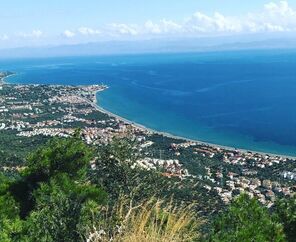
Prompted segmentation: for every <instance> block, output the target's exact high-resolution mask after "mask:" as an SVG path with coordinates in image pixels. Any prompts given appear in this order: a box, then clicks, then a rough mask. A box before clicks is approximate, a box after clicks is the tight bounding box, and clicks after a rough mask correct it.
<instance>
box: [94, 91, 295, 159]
mask: <svg viewBox="0 0 296 242" xmlns="http://www.w3.org/2000/svg"><path fill="white" fill-rule="evenodd" d="M102 91H104V90H102ZM102 91H97V92H95V93H94V95H95V97H96V101H95V102H92V103H91V104H92V105H93V107H95V108H96V109H97V110H98V111H100V112H102V113H105V114H107V115H109V116H111V117H114V118H117V119H118V120H121V121H123V122H125V123H127V124H130V125H132V126H134V127H136V128H140V129H144V130H147V131H149V132H151V133H155V134H159V135H163V136H166V137H169V138H174V139H178V140H184V141H188V142H195V143H198V144H201V145H205V146H211V147H215V148H219V149H224V150H229V151H238V152H241V153H253V154H261V155H268V156H272V157H283V158H287V159H293V160H295V159H296V156H288V155H282V154H273V153H269V152H260V151H255V150H247V149H241V148H234V147H230V146H224V145H219V144H213V143H208V142H204V141H200V140H195V139H189V138H186V137H181V136H177V135H173V134H170V133H167V132H161V131H157V130H153V129H150V128H148V127H145V126H144V125H141V124H138V123H136V122H133V121H130V120H128V119H126V118H123V117H121V116H119V115H116V114H114V113H112V112H110V111H108V110H106V109H104V108H102V107H100V105H99V100H98V95H97V94H98V93H99V92H102Z"/></svg>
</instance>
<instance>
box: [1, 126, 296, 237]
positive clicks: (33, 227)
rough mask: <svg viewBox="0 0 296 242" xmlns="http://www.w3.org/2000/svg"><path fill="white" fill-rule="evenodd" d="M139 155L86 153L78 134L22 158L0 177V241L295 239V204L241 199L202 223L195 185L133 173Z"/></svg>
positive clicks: (122, 150)
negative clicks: (16, 167) (13, 172)
mask: <svg viewBox="0 0 296 242" xmlns="http://www.w3.org/2000/svg"><path fill="white" fill-rule="evenodd" d="M139 150H140V149H139V147H138V145H137V142H136V141H135V140H133V139H131V138H123V139H114V140H113V142H111V143H109V144H106V145H101V146H98V147H93V146H87V145H86V144H85V143H84V142H83V141H81V139H80V137H79V132H76V133H75V135H74V137H72V138H67V139H58V138H54V139H52V140H50V141H49V142H48V143H47V144H46V145H44V146H42V147H41V148H39V149H37V150H36V151H35V152H33V153H31V154H30V155H29V156H28V158H27V161H26V164H25V166H24V167H23V168H22V169H20V170H19V171H18V175H16V176H10V175H7V174H5V175H1V176H0V241H1V242H2V241H4V242H12V241H41V242H43V241H44V242H47V241H65V242H68V241H69V242H70V241H71V242H72V241H74V242H75V241H87V240H88V241H90V242H95V241H111V240H112V241H118V242H119V241H123V242H125V241H132V242H136V241H143V242H152V241H153V242H154V241H159V242H166V241H170V242H171V241H172V242H174V241H175V242H179V241H180V242H182V241H184V242H185V241H227V242H231V241H233V242H236V241H256V242H257V241H258V242H261V241H262V242H263V241H278V242H280V241H286V240H288V241H293V239H294V238H295V227H296V226H295V221H296V220H295V217H296V216H295V211H296V209H295V208H296V205H295V204H296V202H295V201H296V199H295V198H291V199H289V200H287V199H282V200H279V201H278V202H277V203H276V206H275V208H274V209H272V210H268V209H267V208H266V207H263V206H262V205H260V204H259V202H257V200H256V199H251V198H249V197H248V196H247V195H241V196H239V197H238V198H236V199H235V200H234V201H233V202H232V203H231V204H230V205H229V206H228V207H226V208H225V209H224V210H223V211H221V212H220V213H219V214H218V215H217V216H215V215H211V216H207V219H205V217H202V214H203V213H204V209H206V208H205V206H200V204H199V203H200V201H202V196H203V195H202V194H199V191H200V190H199V188H198V185H193V184H192V183H191V181H190V180H183V181H182V180H180V179H178V178H170V179H169V178H166V177H164V176H162V175H161V174H162V173H161V171H157V170H156V171H148V170H145V169H141V168H139V167H138V166H136V165H135V161H136V160H137V159H139V157H141V153H140V152H139ZM201 162H203V161H201ZM194 188H196V191H194ZM212 204H213V203H212V202H210V203H209V206H210V205H212ZM214 217H215V219H213V218H214ZM212 220H213V222H211V221H212Z"/></svg>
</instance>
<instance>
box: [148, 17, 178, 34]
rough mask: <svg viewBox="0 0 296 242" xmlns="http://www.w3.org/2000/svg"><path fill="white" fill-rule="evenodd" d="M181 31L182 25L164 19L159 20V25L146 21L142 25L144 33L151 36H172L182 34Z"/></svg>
mask: <svg viewBox="0 0 296 242" xmlns="http://www.w3.org/2000/svg"><path fill="white" fill-rule="evenodd" d="M182 29H183V28H182V25H180V24H177V23H176V22H174V21H171V20H166V19H163V20H161V21H160V22H159V23H154V22H152V21H151V20H148V21H146V23H145V24H144V32H146V33H151V34H173V33H178V32H182Z"/></svg>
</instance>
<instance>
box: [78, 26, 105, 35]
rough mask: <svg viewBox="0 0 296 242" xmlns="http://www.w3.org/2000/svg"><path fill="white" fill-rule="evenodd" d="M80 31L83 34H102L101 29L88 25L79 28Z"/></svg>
mask: <svg viewBox="0 0 296 242" xmlns="http://www.w3.org/2000/svg"><path fill="white" fill-rule="evenodd" d="M78 32H79V33H80V34H82V35H97V34H101V31H100V30H97V29H92V28H88V27H80V28H79V29H78Z"/></svg>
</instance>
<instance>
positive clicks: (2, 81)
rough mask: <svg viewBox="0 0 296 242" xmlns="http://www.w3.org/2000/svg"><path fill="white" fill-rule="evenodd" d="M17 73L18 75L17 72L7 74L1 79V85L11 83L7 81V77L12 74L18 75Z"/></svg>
mask: <svg viewBox="0 0 296 242" xmlns="http://www.w3.org/2000/svg"><path fill="white" fill-rule="evenodd" d="M16 75H17V73H13V74H9V75H7V76H5V77H2V78H1V79H0V85H5V84H11V83H9V82H7V81H6V80H5V79H6V78H8V77H10V76H16Z"/></svg>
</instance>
